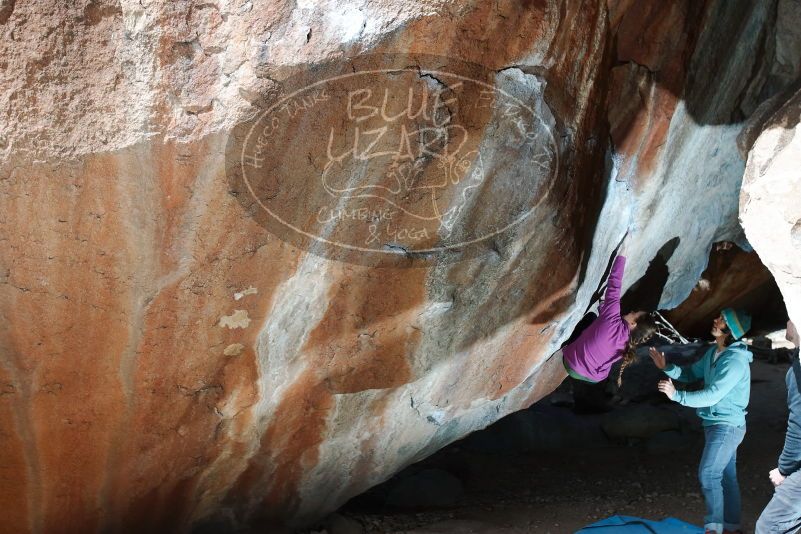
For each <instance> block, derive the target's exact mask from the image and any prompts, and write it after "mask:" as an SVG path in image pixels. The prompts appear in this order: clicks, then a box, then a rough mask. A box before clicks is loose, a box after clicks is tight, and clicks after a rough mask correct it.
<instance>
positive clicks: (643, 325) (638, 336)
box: [617, 313, 656, 387]
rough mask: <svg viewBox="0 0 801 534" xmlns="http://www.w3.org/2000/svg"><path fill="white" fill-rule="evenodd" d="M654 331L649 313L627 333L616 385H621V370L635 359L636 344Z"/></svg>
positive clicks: (654, 324) (647, 337)
mask: <svg viewBox="0 0 801 534" xmlns="http://www.w3.org/2000/svg"><path fill="white" fill-rule="evenodd" d="M655 332H656V321H655V320H654V317H653V315H651V314H650V313H649V314H646V315H643V316H642V317H640V318H639V319H638V320H637V326H635V327H634V328H633V329H632V331H631V334H629V340H628V341H627V342H626V347H625V348H624V349H623V361H622V362H621V364H620V372H619V373H618V375H617V387H620V386H622V385H623V371H625V370H626V367H628V366H629V365H631V364H632V363H634V362H635V361H636V360H637V353H636V349H637V345H642V344H643V343H645V342H646V341H648V340H649V339H651V337H653V335H654V333H655Z"/></svg>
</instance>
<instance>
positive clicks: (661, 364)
mask: <svg viewBox="0 0 801 534" xmlns="http://www.w3.org/2000/svg"><path fill="white" fill-rule="evenodd" d="M648 353H649V354H650V355H651V359H652V360H653V361H654V365H656V366H657V367H658V368H659V369H664V368H665V367H666V366H667V361H666V360H665V353H664V352H659V351H658V350H656V349H655V348H654V347H651V349H650V350H649V351H648Z"/></svg>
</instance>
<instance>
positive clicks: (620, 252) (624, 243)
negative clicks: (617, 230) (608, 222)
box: [617, 231, 631, 256]
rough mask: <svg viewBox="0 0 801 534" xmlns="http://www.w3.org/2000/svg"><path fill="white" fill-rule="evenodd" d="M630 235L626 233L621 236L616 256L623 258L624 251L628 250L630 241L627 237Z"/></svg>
mask: <svg viewBox="0 0 801 534" xmlns="http://www.w3.org/2000/svg"><path fill="white" fill-rule="evenodd" d="M630 235H631V231H628V232H626V235H624V236H623V241H621V242H620V246H619V247H618V249H617V255H618V256H625V255H626V251H627V250H628V248H629V247H628V244H629V241H630V238H629V236H630Z"/></svg>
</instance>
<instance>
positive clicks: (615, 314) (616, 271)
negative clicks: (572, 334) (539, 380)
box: [562, 256, 630, 382]
mask: <svg viewBox="0 0 801 534" xmlns="http://www.w3.org/2000/svg"><path fill="white" fill-rule="evenodd" d="M625 267H626V258H625V256H618V257H616V258H615V262H614V263H613V264H612V272H611V273H609V281H608V282H607V285H606V294H605V295H604V299H603V301H602V302H601V304H600V306H599V308H598V318H597V319H595V320H594V321H593V322H592V324H590V326H588V327H587V329H586V330H584V331H583V332H582V333H581V334H580V335H579V337H578V338H576V339H575V340H574V341H573V342H572V343H570V344H569V345H567V346H565V347H563V348H562V357H563V359H564V362H565V364H567V365H568V366H569V367H570V369H571V370H572V371H574V372H575V373H578V374H579V375H581V376H583V377H584V378H588V379H589V380H592V381H593V382H600V381H601V380H604V379H605V378H606V377H608V376H609V369H610V368H611V367H612V364H613V363H615V362H616V361H618V360H619V359H621V358H622V357H623V349H624V348H625V347H626V343H627V342H628V340H629V336H630V330H629V326H628V325H627V324H626V321H624V320H623V318H622V317H621V316H620V291H621V284H622V282H623V271H624V270H625Z"/></svg>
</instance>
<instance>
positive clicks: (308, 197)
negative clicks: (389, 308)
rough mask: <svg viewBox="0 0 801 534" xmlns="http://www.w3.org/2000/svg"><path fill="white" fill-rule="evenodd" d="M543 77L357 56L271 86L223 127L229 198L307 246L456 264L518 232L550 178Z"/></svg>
mask: <svg viewBox="0 0 801 534" xmlns="http://www.w3.org/2000/svg"><path fill="white" fill-rule="evenodd" d="M543 92H544V83H543V82H542V81H541V80H540V79H538V78H537V77H536V76H533V75H530V74H524V73H523V72H522V71H520V70H518V69H508V70H505V71H501V72H495V71H490V70H487V69H484V68H482V67H480V66H478V65H475V64H469V63H465V62H457V61H453V60H450V59H446V58H439V57H433V56H413V57H412V56H408V55H404V56H392V55H380V56H375V55H372V56H363V57H360V58H358V59H355V60H352V62H350V63H348V64H344V65H326V66H320V67H318V68H315V69H313V70H310V71H308V72H304V73H303V74H301V75H296V76H294V77H291V78H289V79H287V80H285V81H283V82H281V83H280V87H278V88H276V89H275V90H273V91H271V92H269V93H268V94H266V95H264V98H263V99H262V101H261V102H260V103H259V111H258V112H257V113H255V114H254V116H253V117H252V118H251V119H250V120H247V121H244V122H243V123H242V124H240V125H238V126H237V128H236V129H235V131H234V132H233V133H232V135H231V137H230V139H229V143H228V147H227V152H226V158H227V162H226V163H227V165H228V176H229V184H230V189H231V192H232V194H234V195H235V196H236V197H237V199H238V200H239V202H240V203H241V204H242V205H243V206H244V207H245V208H246V210H247V212H248V213H249V214H250V215H251V216H252V217H254V218H255V219H256V220H257V221H259V223H260V224H262V225H263V226H264V227H266V228H268V229H269V230H270V231H272V232H273V233H274V234H275V235H277V236H278V237H280V238H282V239H284V240H286V241H288V242H291V243H292V244H294V245H296V246H299V247H302V248H303V249H305V250H308V251H310V252H313V253H315V254H322V255H324V256H326V257H329V258H332V259H338V260H342V261H349V262H356V263H364V264H371V265H388V264H397V265H408V264H416V265H419V264H421V263H422V264H428V263H431V262H438V261H445V262H448V261H459V260H462V259H466V258H469V257H474V256H476V255H477V254H480V253H481V252H482V251H486V250H487V249H488V246H489V245H488V241H489V240H492V239H493V238H497V237H498V236H499V235H502V234H508V233H509V232H516V231H520V228H519V227H520V225H521V223H522V222H523V221H525V220H526V218H527V217H528V216H529V215H530V214H531V213H532V212H533V211H534V210H535V209H536V207H537V205H538V204H539V203H540V202H541V201H542V199H543V197H544V196H545V195H547V191H548V189H549V188H550V186H551V184H552V183H553V181H554V180H555V177H556V176H557V173H558V164H559V149H558V146H557V143H556V140H555V137H554V135H553V133H552V132H553V130H554V128H555V119H554V117H553V115H552V114H551V112H550V110H549V109H548V107H547V105H546V104H545V101H544V97H543Z"/></svg>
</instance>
